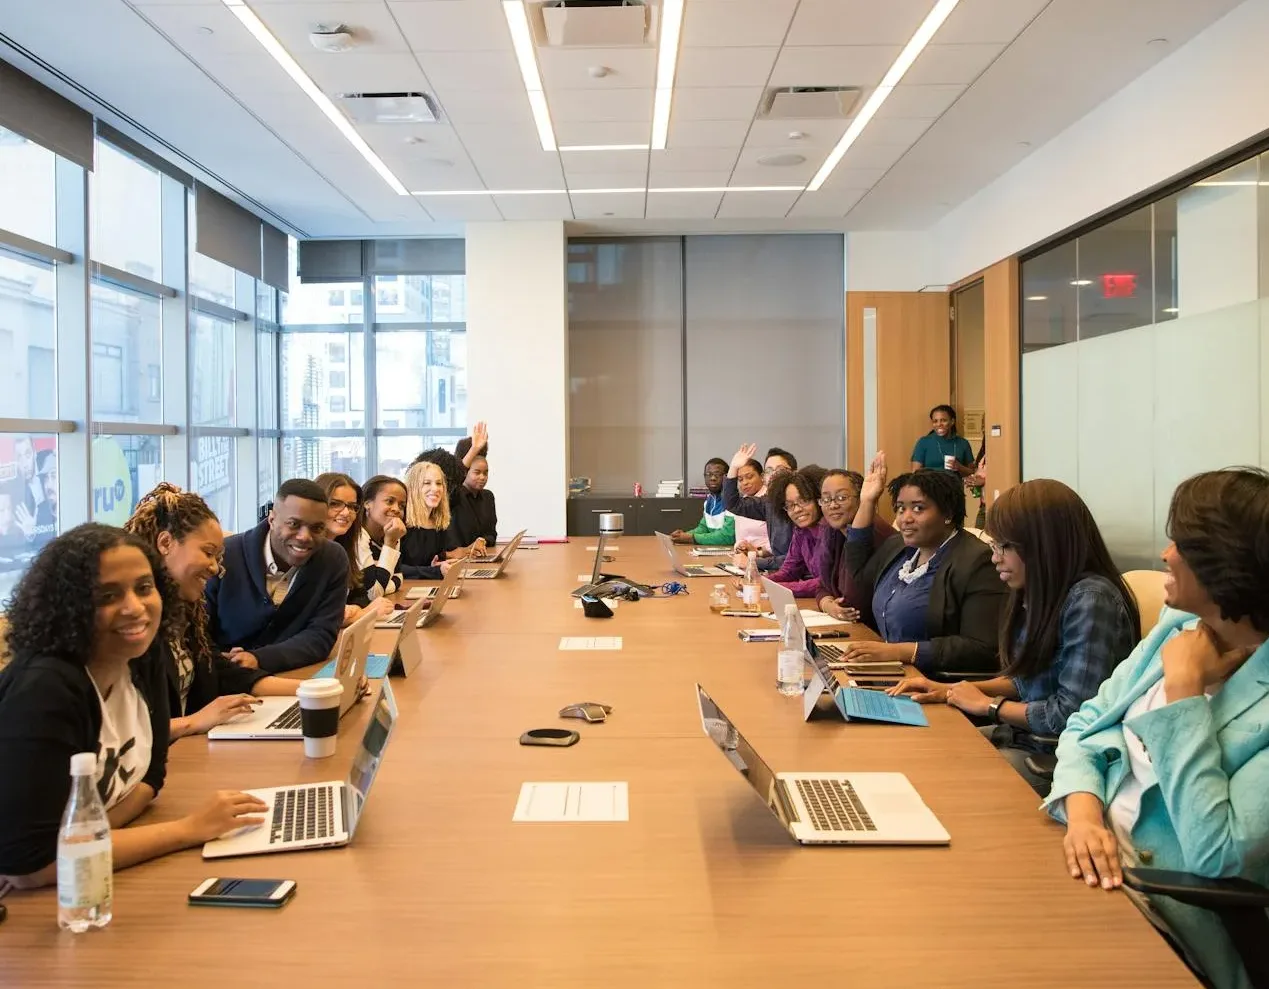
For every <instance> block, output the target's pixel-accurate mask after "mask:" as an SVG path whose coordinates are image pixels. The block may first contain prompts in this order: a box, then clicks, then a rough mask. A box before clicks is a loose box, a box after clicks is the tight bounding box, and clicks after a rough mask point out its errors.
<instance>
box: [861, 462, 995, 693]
mask: <svg viewBox="0 0 1269 989" xmlns="http://www.w3.org/2000/svg"><path fill="white" fill-rule="evenodd" d="M885 489H886V455H885V454H884V453H878V454H877V456H876V457H875V458H874V459H873V462H872V465H871V466H870V467H869V469H868V476H867V477H865V478H864V484H863V488H862V489H861V491H860V495H859V511H858V512H856V513H855V521H854V522H853V523H851V527H850V530H849V531H848V532H847V533H846V562H847V566H849V567H850V571H851V573H852V574H853V575H854V578H855V580H857V581H861V582H862V583H863V586H864V587H865V588H869V587H870V588H872V614H873V622H874V625H873V627H874V628H875V629H876V630H877V632H878V633H879V634H880V635H881V638H882V641H881V642H858V641H854V640H852V641H850V642H848V643H847V644H846V645H845V646H844V647H843V649H842V652H843V653H844V654H845V655H846V656H847V657H877V658H883V659H890V660H897V661H899V662H902V663H911V664H913V665H914V666H916V667H917V668H918V669H919V670H920V671H921V672H922V673H925V674H927V675H928V674H938V675H941V676H949V675H955V674H964V673H978V672H987V671H991V670H998V669H999V668H1000V667H999V665H998V664H997V661H996V639H997V637H998V636H999V633H1000V625H999V623H1000V607H1001V605H1002V604H1003V601H1004V596H1005V588H1004V585H1003V584H1001V582H1000V578H999V577H998V576H997V575H996V570H995V568H994V567H993V566H992V565H991V550H989V549H988V548H987V545H986V544H985V543H984V542H983V541H982V540H980V539H977V538H975V537H974V536H971V535H970V534H969V533H967V532H964V531H963V530H962V528H961V527H962V525H963V524H964V521H965V488H964V487H963V486H962V484H961V481H960V478H959V477H957V476H956V475H955V474H953V473H950V472H948V471H941V470H938V471H935V470H918V471H914V472H913V473H911V474H902V475H900V476H899V477H897V478H895V480H894V481H893V482H891V484H890V486H889V490H890V499H891V502H892V503H893V505H894V511H895V518H896V520H897V522H898V525H899V531H898V532H896V533H894V534H893V535H891V536H889V537H888V538H887V539H886V540H885V542H882V543H878V534H877V531H876V529H874V527H873V522H874V520H875V519H876V515H877V501H878V500H879V499H880V498H881V492H882V491H883V490H885Z"/></svg>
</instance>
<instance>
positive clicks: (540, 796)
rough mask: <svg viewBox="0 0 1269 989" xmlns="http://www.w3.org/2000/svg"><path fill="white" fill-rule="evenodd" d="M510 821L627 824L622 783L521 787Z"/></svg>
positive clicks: (627, 794)
mask: <svg viewBox="0 0 1269 989" xmlns="http://www.w3.org/2000/svg"><path fill="white" fill-rule="evenodd" d="M511 820H513V821H537V822H561V821H628V820H630V792H629V787H628V786H627V784H625V783H524V784H522V785H521V787H520V799H519V800H517V801H516V810H515V813H514V814H512V815H511Z"/></svg>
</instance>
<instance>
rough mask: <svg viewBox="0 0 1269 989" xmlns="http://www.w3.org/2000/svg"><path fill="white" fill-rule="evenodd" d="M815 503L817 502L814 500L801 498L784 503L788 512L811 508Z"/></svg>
mask: <svg viewBox="0 0 1269 989" xmlns="http://www.w3.org/2000/svg"><path fill="white" fill-rule="evenodd" d="M814 504H815V502H813V501H803V500H802V499H801V498H799V499H798V500H797V501H786V502H785V503H784V510H785V511H786V512H793V511H797V509H799V508H810V507H811V506H812V505H814Z"/></svg>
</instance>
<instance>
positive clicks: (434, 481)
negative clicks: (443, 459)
mask: <svg viewBox="0 0 1269 989" xmlns="http://www.w3.org/2000/svg"><path fill="white" fill-rule="evenodd" d="M419 487H420V488H421V489H422V491H423V504H424V505H425V506H427V510H428V511H429V512H430V511H432V510H433V509H435V508H436V507H437V506H438V505H440V503H441V501H442V499H444V497H445V474H444V473H443V472H442V471H441V469H440V468H439V467H437V466H436V464H428V465H427V466H426V467H425V468H424V470H423V478H422V480H421V481H420V482H419Z"/></svg>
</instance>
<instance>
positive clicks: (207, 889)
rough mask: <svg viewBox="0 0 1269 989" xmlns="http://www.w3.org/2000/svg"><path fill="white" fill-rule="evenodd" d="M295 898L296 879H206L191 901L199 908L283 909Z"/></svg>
mask: <svg viewBox="0 0 1269 989" xmlns="http://www.w3.org/2000/svg"><path fill="white" fill-rule="evenodd" d="M294 895H295V880H294V879H204V880H203V881H202V882H201V883H199V884H198V887H197V888H196V889H195V890H194V891H193V892H192V893H190V895H189V902H190V905H191V906H196V907H280V906H282V904H284V903H286V901H287V900H289V899H290V898H291V897H292V896H294Z"/></svg>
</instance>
